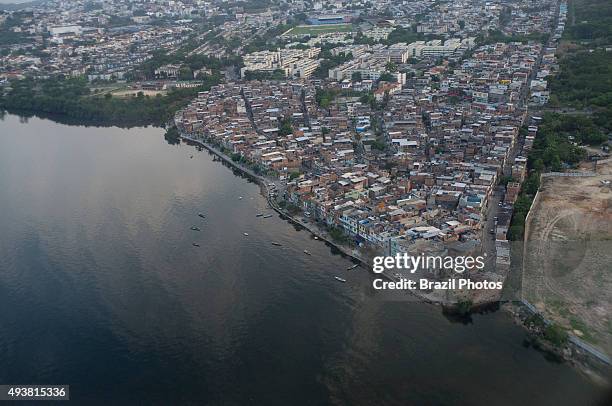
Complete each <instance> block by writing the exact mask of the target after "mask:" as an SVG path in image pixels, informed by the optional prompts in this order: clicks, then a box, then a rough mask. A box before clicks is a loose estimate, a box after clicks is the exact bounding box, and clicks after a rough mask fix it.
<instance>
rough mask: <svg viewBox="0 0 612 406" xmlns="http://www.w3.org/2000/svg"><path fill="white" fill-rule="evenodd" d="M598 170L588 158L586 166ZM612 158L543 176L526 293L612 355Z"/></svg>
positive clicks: (529, 235)
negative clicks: (578, 172) (579, 173)
mask: <svg viewBox="0 0 612 406" xmlns="http://www.w3.org/2000/svg"><path fill="white" fill-rule="evenodd" d="M581 169H582V170H583V171H585V172H586V171H592V170H593V165H592V164H590V163H588V164H585V165H583V167H582V168H581ZM610 180H612V162H607V163H604V164H599V165H598V168H597V171H596V174H595V176H589V177H548V178H543V179H542V187H541V189H540V193H539V196H538V198H537V200H536V202H535V204H534V207H533V208H532V212H531V214H530V217H529V219H528V225H527V228H526V244H525V260H524V270H523V284H522V289H523V297H524V298H525V299H526V300H528V301H529V302H531V303H533V304H534V305H535V306H536V307H537V308H538V309H540V310H542V311H543V312H544V313H545V315H546V316H547V317H548V318H549V319H552V320H554V321H556V322H558V323H559V324H561V325H562V326H564V327H565V328H567V329H568V330H569V331H571V332H573V333H574V334H575V335H576V336H579V337H581V338H583V339H584V340H585V341H588V342H590V343H592V344H594V345H596V346H597V347H599V348H601V349H602V350H604V351H605V352H607V353H608V354H612V189H611V187H610V185H605V184H604V181H610Z"/></svg>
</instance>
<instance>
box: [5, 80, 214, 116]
mask: <svg viewBox="0 0 612 406" xmlns="http://www.w3.org/2000/svg"><path fill="white" fill-rule="evenodd" d="M217 82H218V78H211V79H210V80H209V81H207V82H206V83H205V84H204V86H201V87H197V88H190V89H176V90H172V91H170V92H169V93H168V94H167V95H165V96H161V95H158V96H155V97H149V96H145V95H144V94H142V93H139V94H138V95H137V96H135V97H127V98H119V97H113V96H112V95H111V94H110V93H107V94H105V95H104V96H93V95H90V90H89V87H88V86H87V82H86V81H85V80H84V79H82V78H70V79H47V80H41V81H31V80H21V81H13V82H11V89H10V90H9V91H8V92H7V94H5V95H3V96H2V97H1V98H0V108H5V109H7V110H17V111H24V112H31V113H43V114H44V113H46V114H53V115H59V116H61V117H63V118H69V119H73V120H77V121H79V122H83V123H86V124H95V125H117V126H125V127H131V126H141V125H163V124H165V123H166V122H167V121H168V120H169V119H171V118H172V117H173V115H174V113H175V112H176V111H177V110H178V109H179V108H181V107H183V106H185V105H186V104H187V103H188V102H189V101H190V100H191V99H193V98H194V97H195V96H196V95H197V93H198V91H202V90H204V89H209V88H210V87H211V86H212V85H213V84H215V83H217Z"/></svg>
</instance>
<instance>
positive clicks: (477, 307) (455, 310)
mask: <svg viewBox="0 0 612 406" xmlns="http://www.w3.org/2000/svg"><path fill="white" fill-rule="evenodd" d="M179 138H180V139H181V140H182V141H184V142H185V143H186V144H188V145H194V146H199V147H202V148H204V149H206V150H207V151H208V152H210V153H212V154H214V155H215V156H217V157H219V158H220V159H221V160H222V161H223V162H225V163H227V164H229V165H230V166H231V167H232V168H234V169H236V170H238V171H240V172H241V173H242V174H243V175H246V176H248V177H249V178H250V179H252V180H254V181H255V182H257V184H258V185H259V186H260V188H261V192H262V194H263V195H264V198H265V199H266V201H267V202H268V205H269V206H270V207H271V208H272V210H274V211H276V212H277V213H278V214H280V215H281V218H283V219H284V220H287V221H289V222H290V223H291V224H294V225H297V226H299V227H301V228H302V229H304V230H306V231H308V232H309V233H310V234H312V235H313V236H316V237H317V238H318V239H320V240H321V241H322V242H324V243H326V244H328V245H330V246H332V247H334V248H335V249H337V250H338V251H340V252H341V253H342V255H345V256H347V257H348V258H350V260H351V261H352V262H357V263H358V264H359V265H360V266H364V267H365V268H366V270H369V271H370V272H371V264H370V263H369V261H368V260H367V259H366V258H364V257H363V256H361V255H360V254H359V253H357V252H355V250H354V249H353V250H351V249H349V248H347V247H345V246H343V245H340V244H338V243H337V242H335V241H333V239H332V238H331V237H330V236H329V235H327V233H326V232H325V230H322V229H321V227H319V226H318V225H316V224H314V223H305V222H303V221H301V220H300V219H298V218H296V217H295V216H293V215H292V214H290V213H288V212H287V211H285V210H283V209H282V208H281V207H279V206H278V204H276V202H275V201H274V200H273V199H272V198H271V197H270V189H269V186H268V184H269V183H274V182H275V180H274V179H268V178H266V177H265V176H262V175H258V174H256V173H254V172H253V171H252V170H251V169H250V168H247V167H245V166H244V165H241V164H240V163H238V162H234V161H232V160H231V158H229V157H228V156H227V155H226V154H225V153H223V152H222V151H220V150H219V149H218V148H216V147H215V146H213V145H210V144H209V143H207V142H206V141H204V140H199V139H194V138H191V137H189V136H188V135H185V134H184V133H182V132H180V135H179ZM379 275H380V277H382V278H386V279H388V280H389V281H391V282H398V279H397V278H396V277H395V276H393V275H391V274H389V273H382V274H379ZM406 292H407V293H408V294H410V295H412V296H414V297H416V298H417V299H419V300H420V301H422V302H424V303H427V304H430V305H436V306H440V307H442V309H443V311H445V312H447V313H448V314H451V315H458V316H461V317H466V316H469V315H471V314H472V313H481V312H482V311H483V310H486V309H489V308H491V307H494V306H497V304H500V303H501V301H488V302H478V303H472V302H471V301H470V308H469V310H468V312H467V313H465V312H463V311H460V310H459V308H460V307H461V302H460V301H458V302H456V303H455V302H448V303H447V302H444V301H443V299H442V298H431V297H428V296H427V294H426V293H420V291H414V290H407V291H406Z"/></svg>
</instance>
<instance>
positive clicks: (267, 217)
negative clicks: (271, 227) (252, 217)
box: [263, 214, 272, 219]
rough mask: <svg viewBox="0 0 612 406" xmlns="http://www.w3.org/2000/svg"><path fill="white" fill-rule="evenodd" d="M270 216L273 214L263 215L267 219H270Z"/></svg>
mask: <svg viewBox="0 0 612 406" xmlns="http://www.w3.org/2000/svg"><path fill="white" fill-rule="evenodd" d="M270 217H272V215H271V214H266V215H265V216H263V218H265V219H269V218H270Z"/></svg>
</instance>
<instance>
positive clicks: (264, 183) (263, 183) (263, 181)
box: [180, 134, 369, 266]
mask: <svg viewBox="0 0 612 406" xmlns="http://www.w3.org/2000/svg"><path fill="white" fill-rule="evenodd" d="M180 139H181V140H183V141H185V143H186V144H188V145H197V146H200V147H202V148H205V149H206V150H207V151H209V152H211V153H212V154H214V155H216V156H218V157H219V158H221V159H222V160H223V161H224V162H226V163H228V164H229V165H231V166H232V167H233V168H235V169H237V170H239V171H240V172H241V173H242V174H243V175H247V176H248V177H250V178H252V179H254V180H256V181H257V184H258V185H259V186H260V188H261V189H262V192H264V197H265V199H266V201H267V202H268V205H269V206H270V207H271V208H272V210H274V211H275V212H277V213H278V214H280V215H281V216H282V217H283V218H284V219H286V220H288V221H289V222H290V223H293V224H296V225H298V226H300V227H302V228H303V229H305V230H307V231H309V232H310V233H311V234H312V235H314V236H316V237H317V238H319V239H320V240H322V241H324V242H326V243H328V244H330V245H331V246H333V247H334V248H336V249H337V250H338V251H340V252H342V254H343V255H346V256H348V257H349V258H351V259H352V260H353V261H357V262H358V263H359V264H360V265H364V266H369V263H368V262H367V260H366V259H364V258H363V257H361V256H360V255H359V254H357V253H355V252H351V251H350V250H349V249H348V248H346V247H343V246H342V245H339V244H337V243H336V242H334V241H332V240H331V238H329V237H328V236H326V235H324V233H323V232H322V230H320V229H319V227H318V226H316V225H310V224H306V223H304V222H302V221H300V220H299V219H297V218H295V217H294V216H292V215H291V214H289V213H287V212H286V211H284V210H283V209H282V208H280V207H279V206H278V204H276V203H275V202H274V200H273V199H272V198H271V197H270V189H269V186H268V183H272V182H273V181H274V180H273V179H267V178H265V177H264V176H262V175H258V174H256V173H254V172H253V171H252V170H251V169H249V168H246V167H244V166H243V165H241V164H239V163H237V162H234V161H232V160H231V159H230V158H229V157H228V156H227V155H226V154H224V153H223V152H221V151H220V150H218V149H217V148H215V147H214V146H212V145H210V144H208V143H207V142H204V141H202V140H195V139H193V138H191V137H188V136H186V135H184V134H181V135H180Z"/></svg>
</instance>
